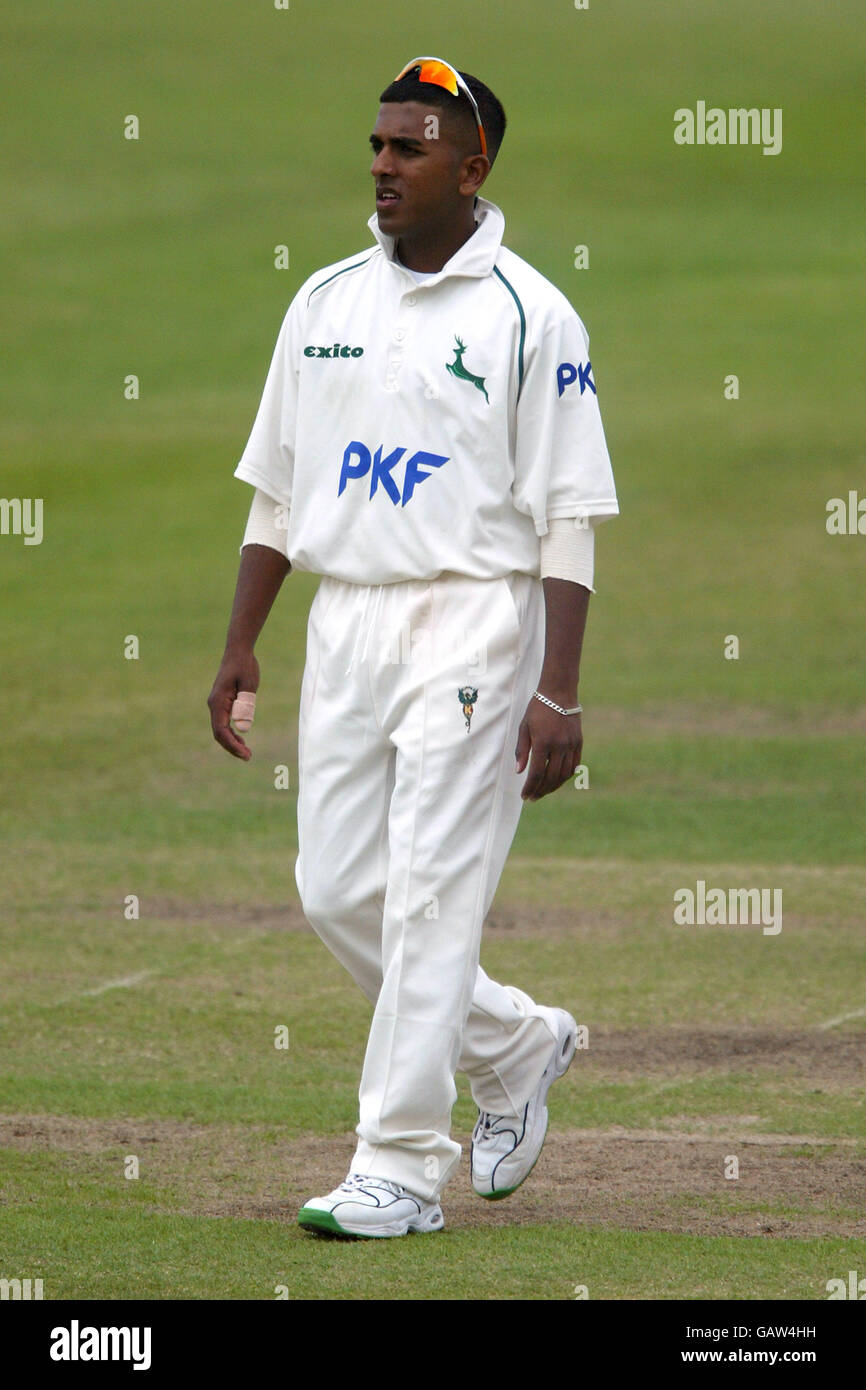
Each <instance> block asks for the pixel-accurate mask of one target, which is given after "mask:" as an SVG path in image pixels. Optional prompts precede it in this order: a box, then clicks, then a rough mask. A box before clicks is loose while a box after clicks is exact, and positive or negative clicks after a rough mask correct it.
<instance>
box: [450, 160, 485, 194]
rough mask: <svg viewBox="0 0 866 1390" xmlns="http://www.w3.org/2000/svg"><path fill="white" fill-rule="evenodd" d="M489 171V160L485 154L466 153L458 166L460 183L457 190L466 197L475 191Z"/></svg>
mask: <svg viewBox="0 0 866 1390" xmlns="http://www.w3.org/2000/svg"><path fill="white" fill-rule="evenodd" d="M489 173H490V160H489V159H488V158H487V155H486V154H471V155H468V156H467V158H466V159H464V160H463V163H462V164H461V166H460V184H459V186H458V190H457V191H458V192H459V193H463V194H465V195H466V196H467V197H468V196H470V195H472V194H475V193H477V192H478V190H479V188H480V187H481V185H482V184H483V182H484V180H485V179H486V178H487V175H488V174H489Z"/></svg>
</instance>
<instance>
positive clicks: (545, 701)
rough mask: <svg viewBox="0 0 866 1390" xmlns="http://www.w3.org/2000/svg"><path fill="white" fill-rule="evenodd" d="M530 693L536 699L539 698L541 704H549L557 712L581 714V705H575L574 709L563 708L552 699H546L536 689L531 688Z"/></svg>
mask: <svg viewBox="0 0 866 1390" xmlns="http://www.w3.org/2000/svg"><path fill="white" fill-rule="evenodd" d="M532 693H533V695H534V696H535V699H536V700H540V701H541V703H542V704H543V705H550V708H551V709H555V710H556V712H557V714H583V705H575V707H574V709H563V708H562V705H557V704H555V703H554V701H553V700H548V698H547V696H546V695H542V694H541V693H540V692H539V691H538V690H533V692H532Z"/></svg>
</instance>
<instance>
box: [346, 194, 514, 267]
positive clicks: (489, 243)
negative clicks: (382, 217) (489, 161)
mask: <svg viewBox="0 0 866 1390" xmlns="http://www.w3.org/2000/svg"><path fill="white" fill-rule="evenodd" d="M367 226H368V227H369V228H370V231H371V232H372V233H373V236H374V237H375V238H376V240H377V241H378V243H379V245H380V246H381V247H382V250H383V251H384V252H385V256H386V258H387V259H388V260H389V261H390V262H391V264H392V265H393V266H394V267H395V269H396V270H399V271H400V272H401V273H405V267H404V266H402V265H401V264H400V262H399V261H398V260H395V257H394V251H395V245H396V238H394V237H392V236H388V235H387V234H386V233H385V232H383V231H382V230H381V228H380V227H379V217H378V214H377V213H375V212H374V213H373V216H372V217H370V218H369V219H368V221H367ZM504 232H505V216H504V214H503V213H502V210H501V209H500V208H498V207H497V206H496V204H495V203H491V202H488V200H487V199H486V198H478V199H477V200H476V204H475V231H474V232H473V233H472V235H471V237H469V238H468V240H467V241H464V243H463V245H462V246H461V247H459V248H458V249H457V250H456V251H455V252H454V255H453V256H452V257H451V259H450V261H446V262H445V264H444V265H443V267H442V269H441V270H439V271H437V272H436V274H435V275H433V276H431V277H430V279H429V280H424V281H422V283H423V284H425V285H429V284H431V283H432V282H433V281H435V280H437V279H438V278H439V276H442V277H443V278H444V277H445V276H446V275H470V276H476V277H480V276H483V275H490V274H491V273H492V271H493V267H494V265H495V264H496V257H497V254H498V252H499V248H500V246H501V245H502V237H503V234H504Z"/></svg>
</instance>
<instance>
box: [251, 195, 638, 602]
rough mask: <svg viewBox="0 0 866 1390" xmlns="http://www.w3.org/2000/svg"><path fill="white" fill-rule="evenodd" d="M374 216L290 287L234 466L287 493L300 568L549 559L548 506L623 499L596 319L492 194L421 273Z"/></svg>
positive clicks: (419, 570) (384, 569) (415, 573)
mask: <svg viewBox="0 0 866 1390" xmlns="http://www.w3.org/2000/svg"><path fill="white" fill-rule="evenodd" d="M367 225H368V226H369V228H370V230H371V232H372V233H373V236H374V237H375V239H376V241H377V243H378V245H376V246H373V247H369V248H368V249H367V250H366V251H361V252H359V253H358V254H357V255H354V256H349V257H347V258H346V259H345V260H342V261H337V262H336V263H335V264H334V265H330V266H326V267H324V268H323V269H322V270H319V271H317V272H316V273H315V275H311V276H310V278H309V279H308V280H307V281H305V283H304V284H303V285H302V286H301V288H300V290H299V291H298V293H297V294H296V295H295V298H294V299H293V300H292V303H291V305H290V306H289V309H288V312H287V313H286V316H285V318H284V320H283V323H282V327H281V328H280V332H279V336H278V338H277V344H276V347H275V349H274V354H273V358H272V360H271V365H270V369H269V371H268V375H267V380H266V382H265V387H264V392H263V395H262V400H261V404H260V406H259V410H258V413H257V415H256V419H255V423H254V424H253V428H252V432H251V434H250V437H249V441H248V443H247V446H246V448H245V449H244V452H243V455H242V457H241V460H240V463H239V464H238V466H237V468H236V469H235V477H237V478H241V479H243V480H244V481H245V482H247V483H251V484H252V485H253V486H254V487H257V488H261V490H262V491H263V492H266V493H267V494H268V495H269V496H270V497H274V498H276V499H277V501H278V502H281V503H283V504H284V505H285V506H286V507H287V508H288V530H287V532H286V554H287V557H288V559H289V560H290V562H291V564H292V567H293V568H294V569H298V570H308V571H311V572H313V573H314V574H327V575H332V576H333V577H334V578H336V579H342V580H347V581H349V582H351V583H355V584H389V583H396V582H400V581H402V580H407V579H433V578H436V576H437V575H439V574H441V573H442V572H443V571H453V572H456V573H458V574H467V575H471V576H474V577H477V578H482V579H486V578H489V579H494V578H499V577H501V576H503V575H505V574H509V573H510V572H511V571H512V570H522V571H525V572H526V573H528V574H533V575H536V576H538V574H539V559H540V541H539V537H540V536H542V535H544V534H545V533H546V531H547V529H548V526H547V521H548V518H555V517H575V516H589V517H592V518H594V519H595V520H597V521H598V520H603V519H604V518H607V517H612V516H615V515H617V513H618V511H619V507H618V505H617V499H616V491H615V487H614V481H613V474H612V471H611V465H610V459H609V457H608V451H607V446H606V443H605V438H604V431H603V429H602V423H601V416H600V414H599V408H598V398H597V395H596V387H595V379H594V376H593V373H592V367H591V364H590V360H589V339H588V337H587V333H586V329H585V328H584V326H583V324H582V323H581V321H580V319H579V318H578V316H577V314H576V313H575V311H574V309H573V308H572V306H571V305H570V304H569V302H568V300H567V299H566V298H565V296H564V295H563V294H561V293H560V291H559V290H558V289H556V287H555V286H554V285H552V284H551V283H550V281H549V280H546V279H545V278H544V276H543V275H540V274H539V273H538V271H537V270H534V269H533V268H532V266H530V265H529V264H528V263H527V262H526V261H524V260H522V259H521V258H520V257H519V256H516V255H515V254H514V253H513V252H511V251H508V250H507V249H506V248H505V247H504V246H503V245H502V234H503V231H504V228H505V218H504V217H503V215H502V212H501V211H500V209H499V208H498V207H496V206H495V205H494V204H493V203H490V202H488V201H487V200H486V199H484V198H479V199H478V200H477V204H476V230H475V232H474V233H473V235H472V236H471V237H470V238H469V239H468V241H466V242H464V244H463V245H462V246H461V247H460V249H459V250H458V251H456V252H455V254H454V255H453V256H452V257H451V259H450V260H449V261H448V262H447V264H446V265H445V266H444V267H443V268H442V270H440V271H437V272H436V273H435V274H433V275H431V276H429V277H428V278H426V279H424V280H422V281H420V282H416V281H415V280H414V279H413V278H412V276H411V275H410V273H409V271H408V270H407V269H406V268H405V267H404V266H402V265H401V264H400V263H399V261H397V260H395V257H394V250H395V242H394V238H393V237H389V236H386V235H385V234H384V233H382V232H381V231H380V229H379V224H378V217H377V216H376V214H375V213H374V214H373V216H372V217H371V218H370V219H369V222H368V224H367Z"/></svg>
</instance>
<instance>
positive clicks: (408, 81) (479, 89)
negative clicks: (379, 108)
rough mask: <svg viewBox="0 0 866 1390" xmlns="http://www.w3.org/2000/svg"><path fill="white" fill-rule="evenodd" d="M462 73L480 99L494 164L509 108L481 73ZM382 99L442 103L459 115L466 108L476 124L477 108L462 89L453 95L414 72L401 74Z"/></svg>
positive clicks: (483, 122) (488, 146)
mask: <svg viewBox="0 0 866 1390" xmlns="http://www.w3.org/2000/svg"><path fill="white" fill-rule="evenodd" d="M457 71H458V72H459V71H460V69H459V68H458V69H457ZM460 76H461V77H462V78H463V81H464V82H465V83H466V86H467V87H468V88H469V90H470V92H471V93H472V95H473V96H474V98H475V100H476V101H477V103H478V110H479V112H480V113H481V122H482V124H483V126H484V134H485V135H486V136H487V158H488V159H489V160H490V163H491V166H492V165H493V161H494V160H495V158H496V156H497V154H498V153H499V146H500V145H501V144H502V138H503V136H504V135H505V111H504V109H503V106H502V102H501V101H500V100H499V98H498V97H497V96H495V95H494V93H493V92H491V90H490V88H489V87H488V86H486V85H485V84H484V83H483V82H481V81H480V80H479V79H478V78H477V77H473V76H472V74H471V73H469V72H461V73H460ZM379 100H380V101H388V102H390V101H419V102H421V103H422V105H427V106H439V107H441V108H442V109H443V110H445V111H452V112H454V113H455V114H456V115H461V116H462V114H463V113H464V112H465V113H466V114H467V115H468V116H469V119H470V120H471V121H472V124H473V126H474V125H475V112H474V111H473V110H472V107H471V105H470V103H469V102H468V101H467V100H466V97H465V95H464V94H463V93H462V92H461V93H459V94H458V95H457V96H456V97H455V96H452V95H451V93H450V92H446V91H445V88H444V87H437V86H436V84H435V83H433V82H419V81H418V78H417V76H416V75H415V73H413V72H408V73H407V74H406V76H405V77H401V79H400V81H399V82H392V83H391V84H390V86H388V87H386V88H385V90H384V92H382V94H381V96H380V97H379ZM476 128H477V127H476Z"/></svg>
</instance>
